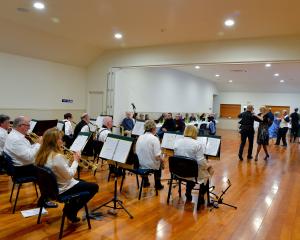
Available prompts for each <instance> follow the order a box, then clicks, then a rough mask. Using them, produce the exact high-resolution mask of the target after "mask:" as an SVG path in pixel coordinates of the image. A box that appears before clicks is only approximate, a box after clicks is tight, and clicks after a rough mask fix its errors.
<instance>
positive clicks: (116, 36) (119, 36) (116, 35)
mask: <svg viewBox="0 0 300 240" xmlns="http://www.w3.org/2000/svg"><path fill="white" fill-rule="evenodd" d="M122 37H123V35H122V33H116V34H115V38H116V39H121V38H122Z"/></svg>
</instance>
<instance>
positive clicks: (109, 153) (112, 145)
mask: <svg viewBox="0 0 300 240" xmlns="http://www.w3.org/2000/svg"><path fill="white" fill-rule="evenodd" d="M118 142H119V140H118V139H116V138H111V137H108V138H106V141H105V142H104V144H103V147H102V149H101V152H100V158H105V159H110V160H112V159H113V156H114V152H115V150H116V147H117V145H118Z"/></svg>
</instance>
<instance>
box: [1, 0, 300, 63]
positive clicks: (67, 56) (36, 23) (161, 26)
mask: <svg viewBox="0 0 300 240" xmlns="http://www.w3.org/2000/svg"><path fill="white" fill-rule="evenodd" d="M41 1H42V0H41ZM42 2H44V3H45V4H46V9H45V10H43V11H38V10H35V9H33V8H32V3H33V0H0V32H1V37H0V51H2V52H7V53H13V54H18V55H23V56H28V57H34V58H41V59H46V60H51V61H56V62H61V63H66V64H72V65H77V66H87V65H89V64H90V63H91V62H92V61H93V60H95V59H96V58H97V56H99V55H100V54H101V53H102V52H103V51H104V50H108V49H118V48H132V47H141V46H153V45H162V44H172V43H184V42H197V41H208V40H222V39H238V38H254V37H266V36H283V35H298V34H299V33H300V24H299V22H300V14H299V9H300V1H299V0H288V1H282V0H248V1H246V0H244V1H243V0H226V1H224V0H152V1H146V0H127V1H125V0H123V1H122V0H43V1H42ZM17 8H21V10H17ZM229 17H231V18H234V19H235V20H236V25H235V26H234V27H233V28H231V29H225V27H224V26H223V22H224V20H225V19H226V18H229ZM53 18H56V20H57V19H58V20H59V23H54V22H53V20H52V19H53ZM56 22H57V21H56ZM117 31H120V32H122V33H123V35H124V37H123V39H122V40H116V39H114V38H113V34H114V33H115V32H117Z"/></svg>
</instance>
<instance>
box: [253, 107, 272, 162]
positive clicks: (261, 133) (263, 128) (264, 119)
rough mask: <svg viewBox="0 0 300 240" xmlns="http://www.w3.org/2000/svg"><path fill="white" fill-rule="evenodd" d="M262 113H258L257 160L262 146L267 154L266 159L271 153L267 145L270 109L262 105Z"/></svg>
mask: <svg viewBox="0 0 300 240" xmlns="http://www.w3.org/2000/svg"><path fill="white" fill-rule="evenodd" d="M259 110H260V113H259V114H258V117H259V119H260V122H259V126H258V131H257V145H258V146H257V151H256V156H255V161H257V160H258V154H259V152H260V150H261V147H263V149H264V151H265V153H266V156H265V158H264V160H267V159H268V158H269V157H270V155H269V153H268V148H267V146H268V145H269V121H270V119H269V117H268V111H267V109H266V108H265V107H261V108H260V109H259Z"/></svg>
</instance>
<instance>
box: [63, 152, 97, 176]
mask: <svg viewBox="0 0 300 240" xmlns="http://www.w3.org/2000/svg"><path fill="white" fill-rule="evenodd" d="M63 151H64V155H65V157H66V158H67V159H68V160H69V163H70V164H71V163H72V162H73V161H74V156H73V152H72V151H71V150H70V149H68V148H66V147H65V146H64V147H63ZM78 165H79V167H82V168H86V169H91V170H92V172H93V173H94V172H95V171H96V170H97V168H98V164H97V163H94V162H91V161H89V160H87V159H82V158H81V159H80V161H79V162H78Z"/></svg>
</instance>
